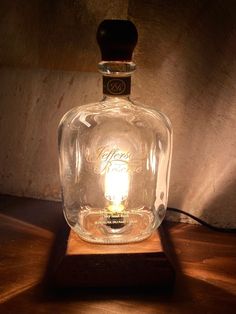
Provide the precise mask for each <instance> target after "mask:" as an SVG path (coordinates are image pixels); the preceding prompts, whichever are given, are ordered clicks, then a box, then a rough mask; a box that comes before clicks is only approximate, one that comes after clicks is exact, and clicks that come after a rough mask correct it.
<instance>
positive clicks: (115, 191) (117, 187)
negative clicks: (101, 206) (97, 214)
mask: <svg viewBox="0 0 236 314" xmlns="http://www.w3.org/2000/svg"><path fill="white" fill-rule="evenodd" d="M128 194H129V168H128V163H127V162H125V161H120V160H113V161H112V162H111V163H110V165H109V166H108V167H107V169H106V173H105V198H106V199H107V200H108V201H110V203H111V204H110V205H109V206H108V210H109V211H110V212H111V213H120V212H122V211H123V210H124V205H122V202H123V201H124V200H126V199H127V197H128Z"/></svg>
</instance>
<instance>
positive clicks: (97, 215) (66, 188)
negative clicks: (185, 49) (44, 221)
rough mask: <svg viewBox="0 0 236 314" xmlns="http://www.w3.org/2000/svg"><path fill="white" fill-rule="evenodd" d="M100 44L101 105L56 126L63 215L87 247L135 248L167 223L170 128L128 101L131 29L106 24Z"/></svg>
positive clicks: (159, 116)
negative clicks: (113, 245) (118, 245)
mask: <svg viewBox="0 0 236 314" xmlns="http://www.w3.org/2000/svg"><path fill="white" fill-rule="evenodd" d="M97 40H98V43H99V46H100V48H101V53H102V60H103V61H102V62H100V63H99V71H100V72H101V73H102V75H103V92H104V97H103V99H102V100H101V101H100V102H97V103H93V104H88V105H83V106H80V107H75V108H73V109H72V110H70V111H69V112H68V113H66V114H65V115H64V117H63V118H62V120H61V122H60V125H59V155H60V158H59V162H60V177H61V185H62V194H63V208H64V215H65V218H66V220H67V222H68V224H69V226H70V227H71V228H72V229H73V230H74V231H75V232H76V233H77V234H78V235H79V236H80V237H81V238H82V239H84V240H86V241H89V242H94V243H107V244H109V243H129V242H137V241H141V240H143V239H145V238H147V237H149V236H150V235H151V234H152V232H153V231H154V230H155V229H156V228H157V227H158V226H159V225H160V224H161V222H162V220H163V218H164V216H165V212H166V207H167V199H168V185H169V173H170V163H171V151H172V127H171V124H170V121H169V119H168V118H167V117H166V116H165V115H164V114H162V113H160V112H158V111H156V110H154V109H150V108H148V107H146V106H142V105H140V104H136V103H135V102H133V101H132V100H131V99H130V82H131V74H132V73H133V72H134V70H135V64H134V63H133V62H132V61H131V58H132V52H133V49H134V47H135V45H136V42H137V30H136V28H135V26H134V24H133V23H132V22H130V21H127V20H104V21H103V22H102V23H101V24H100V26H99V28H98V33H97Z"/></svg>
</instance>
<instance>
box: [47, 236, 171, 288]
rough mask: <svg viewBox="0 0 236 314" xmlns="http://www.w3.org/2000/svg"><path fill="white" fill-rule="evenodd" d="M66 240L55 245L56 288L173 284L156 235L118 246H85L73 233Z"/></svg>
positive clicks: (85, 243)
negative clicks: (57, 248)
mask: <svg viewBox="0 0 236 314" xmlns="http://www.w3.org/2000/svg"><path fill="white" fill-rule="evenodd" d="M66 238H67V239H65V237H64V239H65V242H64V243H58V244H59V246H60V248H61V249H60V250H59V251H58V250H57V251H58V252H59V255H58V254H57V258H56V260H55V259H54V261H55V263H54V266H53V282H54V284H56V286H58V287H80V288H81V287H131V286H133V287H140V286H142V287H143V286H155V287H160V288H162V287H165V288H168V287H171V286H172V285H173V283H174V277H175V276H174V269H173V267H172V265H171V264H170V262H169V260H168V259H167V256H166V255H165V253H164V251H163V248H162V244H161V241H160V237H159V235H158V233H154V234H153V235H152V236H151V237H150V238H148V239H147V240H144V241H142V242H139V243H132V244H121V245H110V244H109V245H105V244H92V243H87V242H85V241H83V240H81V239H80V238H79V237H78V236H77V235H76V234H75V233H74V232H73V231H69V232H68V236H67V237H66ZM58 240H59V239H58ZM58 240H57V242H58ZM62 247H63V249H62Z"/></svg>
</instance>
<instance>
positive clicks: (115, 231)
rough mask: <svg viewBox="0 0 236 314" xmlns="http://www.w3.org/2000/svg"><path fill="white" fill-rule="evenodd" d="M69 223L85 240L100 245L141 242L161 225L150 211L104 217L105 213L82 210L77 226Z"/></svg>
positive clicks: (133, 211) (142, 210)
mask: <svg viewBox="0 0 236 314" xmlns="http://www.w3.org/2000/svg"><path fill="white" fill-rule="evenodd" d="M65 218H66V220H67V223H68V224H69V226H70V227H71V228H72V230H73V231H75V233H76V234H77V235H78V236H79V237H80V238H81V239H83V240H85V241H87V242H91V243H98V244H125V243H134V242H140V241H143V240H145V239H147V238H148V237H150V236H151V235H152V233H153V231H154V230H155V229H156V228H157V227H158V226H159V225H160V223H161V221H160V222H159V223H157V222H158V221H157V219H156V217H154V216H153V212H152V211H150V210H145V209H139V210H131V211H129V212H126V213H124V214H123V215H117V216H109V215H107V214H106V215H104V211H101V210H100V211H99V210H95V209H94V210H91V209H89V210H88V209H87V210H82V211H80V214H79V217H78V220H77V221H76V223H75V224H71V223H70V222H69V221H68V219H67V217H66V213H65Z"/></svg>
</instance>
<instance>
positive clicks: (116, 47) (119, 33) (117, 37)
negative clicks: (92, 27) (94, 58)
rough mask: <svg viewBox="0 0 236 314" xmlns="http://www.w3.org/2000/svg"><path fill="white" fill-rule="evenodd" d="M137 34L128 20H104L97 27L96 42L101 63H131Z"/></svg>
mask: <svg viewBox="0 0 236 314" xmlns="http://www.w3.org/2000/svg"><path fill="white" fill-rule="evenodd" d="M137 40H138V32H137V29H136V27H135V25H134V24H133V23H132V22H131V21H128V20H104V21H103V22H101V24H100V25H99V26H98V30H97V42H98V45H99V47H100V50H101V55H102V60H103V61H131V59H132V54H133V50H134V47H135V46H136V44H137Z"/></svg>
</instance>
